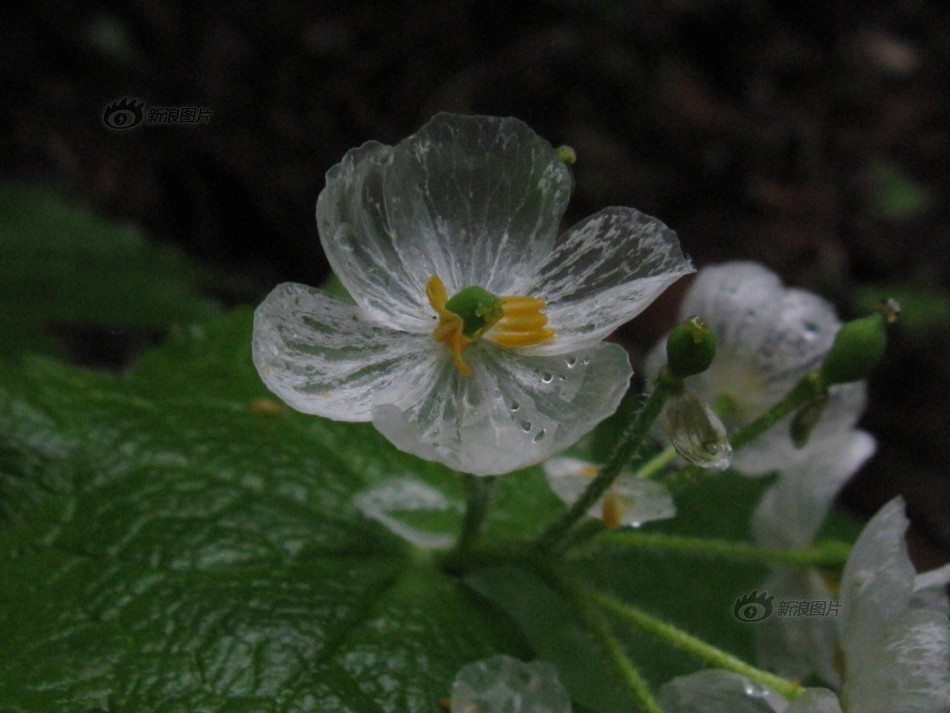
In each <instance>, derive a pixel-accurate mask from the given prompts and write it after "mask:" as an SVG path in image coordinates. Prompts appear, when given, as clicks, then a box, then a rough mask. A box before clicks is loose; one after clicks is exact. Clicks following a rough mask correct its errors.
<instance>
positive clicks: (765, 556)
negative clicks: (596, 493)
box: [598, 530, 851, 567]
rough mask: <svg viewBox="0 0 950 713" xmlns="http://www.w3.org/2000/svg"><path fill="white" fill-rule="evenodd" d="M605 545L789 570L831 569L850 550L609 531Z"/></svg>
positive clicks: (832, 543) (836, 544)
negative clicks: (784, 566)
mask: <svg viewBox="0 0 950 713" xmlns="http://www.w3.org/2000/svg"><path fill="white" fill-rule="evenodd" d="M608 542H621V543H630V544H633V545H636V546H637V547H644V548H647V549H659V550H668V551H674V552H686V553H689V554H697V555H708V556H710V557H724V558H726V559H733V560H740V561H743V562H778V563H781V564H787V565H791V566H792V567H834V566H840V565H843V564H844V563H845V561H846V560H847V559H848V553H849V552H850V549H851V548H850V546H849V545H848V544H847V543H845V542H841V541H839V540H826V541H824V542H821V543H818V544H817V545H815V546H813V547H807V548H800V549H789V550H780V549H772V548H768V547H756V546H754V545H749V544H746V543H745V542H731V541H729V540H714V539H710V540H707V539H703V538H699V537H683V536H679V535H663V534H655V533H644V532H635V531H631V530H611V531H609V532H604V533H602V534H601V537H600V539H599V540H598V545H603V544H607V543H608Z"/></svg>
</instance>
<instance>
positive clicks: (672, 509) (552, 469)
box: [541, 457, 676, 527]
mask: <svg viewBox="0 0 950 713" xmlns="http://www.w3.org/2000/svg"><path fill="white" fill-rule="evenodd" d="M541 467H542V468H544V473H545V475H547V478H548V484H549V485H550V486H551V490H553V491H554V493H555V495H557V496H558V497H559V498H561V500H563V501H564V502H565V503H567V504H568V505H570V504H572V503H574V502H575V501H576V500H577V499H578V498H580V496H581V494H582V493H583V492H584V491H585V490H586V489H587V486H588V485H590V483H591V480H593V478H594V477H595V476H596V475H597V472H598V471H599V470H600V466H599V465H596V464H594V463H589V462H587V461H585V460H581V459H579V458H568V457H554V458H549V459H548V460H546V461H544V463H542V464H541ZM587 514H588V515H589V516H590V517H596V518H600V519H601V520H603V521H604V524H605V525H607V527H620V526H622V525H629V526H631V527H639V526H640V525H642V524H643V523H645V522H650V521H651V520H664V519H666V518H670V517H673V516H674V515H675V514H676V505H675V504H674V503H673V497H672V496H671V495H670V492H669V490H667V488H666V486H664V485H663V484H662V483H658V482H657V481H655V480H649V479H648V478H638V477H637V476H635V475H633V474H632V473H621V475H620V477H619V478H617V480H615V481H614V483H613V485H612V486H611V487H610V489H609V490H608V491H607V492H606V493H604V494H603V495H602V496H601V497H600V499H599V500H598V501H597V502H596V503H594V505H593V506H591V508H590V510H588V511H587Z"/></svg>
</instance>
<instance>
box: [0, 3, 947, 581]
mask: <svg viewBox="0 0 950 713" xmlns="http://www.w3.org/2000/svg"><path fill="white" fill-rule="evenodd" d="M942 5H943V3H941V2H940V1H939V0H913V1H910V0H908V1H903V2H861V3H856V2H855V3H850V2H840V1H831V2H809V1H806V2H796V3H767V2H757V1H755V0H746V1H742V2H739V1H737V2H712V1H710V2H703V1H702V0H668V1H666V2H659V1H653V2H639V3H625V2H619V1H608V0H591V1H589V2H580V1H577V2H569V1H566V0H563V1H560V2H558V1H554V0H552V1H550V2H530V1H529V2H522V3H511V4H508V5H502V4H501V3H490V2H484V0H482V1H478V0H473V1H463V0H454V1H453V0H426V1H424V2H415V3H408V2H389V3H372V4H370V3H366V2H324V3H311V4H309V5H307V6H303V5H302V4H298V3H291V2H286V1H282V2H275V3H269V4H263V3H262V4H257V3H250V2H247V1H246V0H244V1H241V0H238V1H237V2H230V3H224V2H206V3H198V2H180V1H179V2H171V1H164V2H163V1H161V0H157V1H152V2H140V1H139V2H128V3H117V2H107V3H91V2H76V3H71V4H65V3H51V2H45V3H44V2H40V3H34V4H32V5H29V6H26V5H24V6H22V7H21V6H20V5H19V4H17V5H15V6H14V7H12V8H11V7H8V8H6V9H5V12H6V13H7V18H6V19H5V21H4V26H3V28H2V32H3V33H4V35H5V36H6V37H5V38H4V39H3V41H2V42H0V53H2V54H0V82H2V87H3V91H4V99H5V102H4V107H3V110H2V112H0V122H2V123H0V129H2V132H0V142H2V154H0V155H2V156H3V163H2V172H3V178H4V179H7V180H10V179H15V180H29V181H34V182H39V183H42V184H45V185H53V186H56V187H58V188H60V189H62V190H64V191H66V192H67V193H70V194H71V195H73V196H76V197H78V198H80V199H81V200H82V201H84V202H85V203H87V204H89V205H92V206H94V207H95V208H96V209H97V210H99V211H100V212H101V213H102V214H104V215H107V216H111V217H114V218H117V219H121V220H125V221H129V222H133V223H135V224H138V225H140V226H142V228H143V229H144V230H145V231H146V233H147V234H148V235H149V236H150V237H151V238H152V239H153V240H156V241H159V242H165V243H169V244H174V245H176V246H178V247H180V248H181V249H182V250H184V251H185V252H187V253H188V254H190V255H191V256H192V257H193V258H194V259H196V260H198V261H201V262H204V263H206V264H208V265H211V266H214V267H216V268H217V269H218V270H219V271H220V274H223V275H227V279H226V280H221V281H219V282H218V284H217V285H216V286H215V287H214V289H215V291H216V293H217V296H218V297H219V298H220V299H222V300H224V301H225V302H228V303H240V302H246V303H253V302H255V301H257V300H259V299H260V298H261V297H263V295H264V294H266V292H267V290H268V289H269V288H270V287H271V286H273V285H274V284H276V283H277V282H279V281H283V280H295V281H300V282H305V283H309V284H317V283H319V282H321V281H322V280H323V279H324V278H325V277H326V275H327V265H326V262H325V260H324V258H323V257H322V255H321V252H320V247H319V241H318V238H317V234H316V229H315V225H314V220H313V212H314V204H315V199H316V196H317V194H318V193H319V191H320V190H321V188H322V185H323V176H324V173H325V172H326V170H327V169H328V168H330V166H332V165H333V164H334V163H336V162H337V161H339V160H340V158H341V157H342V156H343V154H344V153H345V152H346V151H347V150H348V149H350V148H352V147H355V146H357V145H359V144H360V143H362V142H363V141H365V140H368V139H376V140H379V141H383V142H386V143H393V142H396V141H398V140H399V139H401V138H403V137H405V136H406V135H408V134H410V133H412V132H414V131H415V130H416V129H417V128H419V127H420V126H421V125H422V124H423V123H424V122H425V121H426V120H427V119H428V118H429V117H430V116H431V115H432V114H434V113H435V112H437V111H443V110H444V111H455V112H462V113H482V114H498V115H513V116H517V117H519V118H521V119H523V120H525V121H526V122H527V123H528V124H529V125H530V126H531V127H532V128H533V129H534V130H535V131H537V132H538V133H539V134H541V135H542V136H544V137H545V138H547V139H548V140H550V141H551V142H552V143H553V144H555V145H559V144H569V145H571V146H573V147H574V148H575V149H576V151H577V154H578V162H577V165H576V166H575V177H576V191H575V195H574V198H573V201H572V203H571V206H570V208H569V210H568V216H567V223H572V222H574V221H576V220H577V219H579V218H581V217H584V216H586V215H589V214H590V213H593V212H595V211H596V210H599V209H600V208H602V207H604V206H607V205H632V206H636V207H637V208H639V209H641V210H643V211H644V212H647V213H649V214H652V215H656V216H658V217H660V218H661V219H662V220H664V221H665V222H666V223H667V224H669V225H670V226H671V227H673V228H674V229H676V230H677V231H678V232H679V234H680V238H681V241H682V243H683V245H684V248H685V249H686V250H687V251H688V252H689V253H690V255H691V256H692V257H693V259H694V261H695V263H696V264H697V266H702V265H705V264H707V263H711V262H716V261H721V260H727V259H736V258H747V259H754V260H758V261H760V262H763V263H765V264H766V265H768V266H769V267H771V268H772V269H774V270H776V271H777V272H779V273H780V274H781V275H782V276H783V278H784V279H785V280H786V281H787V282H788V283H789V284H794V285H798V286H802V287H806V288H809V289H813V290H815V291H817V292H820V293H821V294H823V295H825V296H826V297H828V298H829V299H831V300H833V301H834V302H835V304H836V305H837V306H838V308H839V310H840V312H841V314H842V315H843V316H845V317H852V316H855V315H858V314H860V313H862V312H863V311H865V310H866V309H867V306H868V304H869V300H870V299H871V298H872V297H874V296H877V297H884V296H887V295H888V294H889V293H891V292H893V291H894V289H898V288H900V289H910V290H912V294H913V295H914V296H915V299H916V301H915V303H914V304H915V306H916V307H918V308H920V310H921V312H920V313H921V314H928V315H930V317H929V318H927V319H917V320H914V321H911V320H906V321H905V322H904V323H903V324H901V325H898V327H897V328H896V329H895V330H894V332H893V334H892V337H893V338H892V342H891V346H890V348H889V351H888V354H887V357H886V359H885V362H884V364H883V365H882V367H881V368H880V369H879V370H878V372H876V373H875V374H874V376H873V377H872V379H871V383H870V388H871V400H870V407H869V409H868V411H867V414H866V416H865V418H864V419H863V421H862V425H863V426H864V427H865V428H867V429H868V430H870V431H871V432H872V433H874V435H875V436H876V437H877V439H878V441H879V444H880V447H879V451H878V455H877V456H876V457H875V459H874V460H873V461H872V462H871V463H870V464H869V465H868V466H867V467H866V468H865V469H864V470H863V471H862V473H861V474H860V475H859V476H858V477H857V478H856V479H855V480H854V481H853V482H852V484H851V485H850V486H849V487H848V489H847V491H846V493H845V495H844V499H845V502H846V504H847V505H848V506H849V507H850V508H852V509H853V510H854V511H856V512H857V513H859V514H861V515H864V516H866V515H869V514H870V513H873V512H874V511H875V510H876V509H877V508H878V507H879V506H880V505H881V504H883V503H884V502H885V501H886V500H888V499H889V498H890V497H892V496H893V495H894V494H896V493H898V492H900V493H903V494H904V495H905V497H906V498H907V500H908V501H909V511H910V514H911V516H912V518H913V519H914V521H915V530H914V532H913V534H912V537H911V543H912V547H913V551H914V555H915V557H916V559H917V562H918V566H920V567H929V566H935V565H938V564H941V563H942V562H943V561H945V559H946V557H947V553H948V552H950V478H948V466H947V464H948V462H950V453H948V451H950V444H948V439H947V429H946V428H945V424H946V423H947V421H948V415H950V408H948V393H950V390H948V384H950V359H948V354H950V336H948V331H947V329H946V326H945V321H944V320H943V319H942V317H941V314H940V313H939V311H938V312H937V313H936V316H935V315H934V314H931V312H934V311H935V310H938V308H937V307H936V306H935V305H938V304H942V305H946V304H947V302H946V300H947V290H948V288H950V250H948V241H947V239H948V233H950V227H948V226H950V221H948V208H947V201H946V190H947V185H946V181H945V177H946V175H947V171H946V167H947V166H948V165H950V121H948V117H950V112H948V101H950V100H948V96H950V94H948V89H950V82H948V59H950V14H948V13H947V12H946V11H944V10H942V9H941V6H942ZM123 97H134V98H137V99H139V100H141V101H144V102H146V105H147V106H195V107H207V108H209V109H211V110H212V111H213V116H212V117H211V119H210V121H209V122H208V123H207V124H206V125H191V126H184V125H180V126H157V125H150V124H144V123H143V125H140V126H138V127H136V128H134V129H129V130H125V131H115V130H110V129H108V128H106V127H105V126H104V125H103V123H102V116H103V110H104V108H105V107H106V105H107V104H109V103H110V102H112V101H113V100H116V99H120V98H123ZM683 287H684V285H679V286H678V287H677V288H675V289H673V290H671V291H670V292H669V293H668V294H667V295H665V296H664V298H663V299H661V300H660V301H659V302H658V303H657V304H656V305H655V306H654V307H652V308H651V309H650V310H649V311H648V312H647V313H646V314H645V315H644V316H643V317H642V318H640V319H638V320H636V321H635V322H634V323H632V324H631V325H628V326H627V327H626V328H625V329H624V330H623V331H622V332H621V334H620V339H621V340H622V341H624V343H625V344H626V345H627V346H628V347H629V348H630V350H631V353H632V355H633V357H634V360H635V362H636V361H637V360H639V359H640V357H641V356H642V354H643V353H644V351H645V350H646V349H648V348H649V347H650V345H651V344H652V342H653V341H654V340H655V339H656V338H658V337H659V336H660V335H661V334H662V333H663V332H664V331H665V330H666V329H668V327H669V325H670V322H671V320H672V316H673V314H674V311H675V304H676V300H677V298H678V296H679V294H681V291H682V288H683ZM945 311H946V310H945ZM911 326H913V328H911ZM62 338H63V339H64V340H65V341H67V342H68V346H69V347H70V349H71V351H72V353H73V354H74V356H75V358H76V360H77V361H81V362H83V363H86V364H90V365H93V366H100V367H101V366H121V364H122V363H124V362H125V361H127V360H128V359H130V358H132V357H133V356H134V354H136V353H138V352H139V351H140V350H141V348H143V345H142V344H140V343H139V342H137V341H135V340H132V339H130V338H127V337H125V336H123V335H122V333H121V332H119V333H112V332H109V331H107V330H97V329H92V328H90V329H89V330H87V331H80V332H78V333H77V332H75V331H73V332H70V333H67V334H64V335H62Z"/></svg>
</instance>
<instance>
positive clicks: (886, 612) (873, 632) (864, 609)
mask: <svg viewBox="0 0 950 713" xmlns="http://www.w3.org/2000/svg"><path fill="white" fill-rule="evenodd" d="M907 525H908V521H907V518H906V517H905V515H904V501H903V499H902V498H900V497H897V498H894V499H893V500H891V501H890V502H888V503H887V504H886V505H884V507H882V508H881V509H880V511H878V513H877V514H876V515H875V516H874V517H873V518H871V520H870V521H869V522H868V524H867V525H865V527H864V530H863V531H862V532H861V535H860V537H858V540H857V542H855V544H854V548H853V549H852V550H851V555H850V556H849V557H848V562H847V564H845V568H844V573H843V574H842V577H841V603H842V616H840V617H838V626H839V629H840V631H841V638H842V643H843V645H844V650H845V654H846V655H847V656H848V658H849V660H850V658H851V655H852V652H854V653H855V654H856V653H858V652H860V651H862V650H863V651H869V650H873V649H874V647H875V642H876V641H877V639H878V636H879V634H880V628H881V625H882V623H884V622H887V621H891V620H894V619H895V618H897V617H898V616H899V615H900V614H901V613H902V612H903V611H904V610H905V609H906V608H907V606H908V603H909V602H910V599H911V597H912V596H913V591H914V575H915V572H914V566H913V565H912V564H911V561H910V558H909V557H908V555H907V545H906V544H905V543H904V532H905V531H906V529H907Z"/></svg>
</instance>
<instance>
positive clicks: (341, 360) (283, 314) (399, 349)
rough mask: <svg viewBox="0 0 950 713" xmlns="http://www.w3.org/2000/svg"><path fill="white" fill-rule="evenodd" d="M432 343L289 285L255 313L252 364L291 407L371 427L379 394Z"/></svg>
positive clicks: (349, 306) (315, 292)
mask: <svg viewBox="0 0 950 713" xmlns="http://www.w3.org/2000/svg"><path fill="white" fill-rule="evenodd" d="M424 339H428V341H429V342H431V341H432V339H431V337H429V338H424V337H421V336H415V335H408V334H406V333H404V332H395V331H392V330H389V329H385V328H382V327H379V326H377V325H374V324H371V323H370V322H367V321H366V319H365V318H364V316H363V313H362V312H361V311H360V309H359V308H358V307H357V306H356V305H353V304H350V303H347V302H345V301H343V300H341V299H339V298H337V297H333V296H332V295H329V294H327V293H325V292H321V291H320V290H315V289H313V288H311V287H307V286H305V285H297V284H294V283H289V282H288V283H284V284H282V285H278V286H277V287H275V288H274V289H273V291H271V293H270V294H269V295H268V296H267V298H266V299H265V300H264V302H263V303H261V305H260V306H259V307H258V308H257V310H256V311H255V312H254V339H253V355H254V364H255V366H257V371H258V373H259V374H260V376H261V379H262V380H263V381H264V383H265V384H266V385H267V388H269V389H270V390H271V391H273V392H274V393H275V394H276V395H277V396H279V397H280V398H281V399H282V400H283V401H285V402H286V403H287V404H288V405H289V406H291V407H293V408H295V409H297V410H298V411H303V412H304V413H312V414H316V415H318V416H326V417H327V418H333V419H336V420H338V421H368V420H370V418H371V409H372V405H373V402H374V401H375V398H376V395H377V393H378V392H379V391H380V390H382V389H385V388H386V387H387V386H388V385H389V384H390V383H391V382H392V380H393V378H394V377H395V376H396V375H397V373H398V372H399V370H401V369H402V368H403V365H404V364H405V362H406V361H407V359H414V358H415V355H416V354H417V353H418V352H419V351H420V350H422V349H423V348H424V341H423V340H424Z"/></svg>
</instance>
